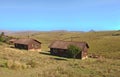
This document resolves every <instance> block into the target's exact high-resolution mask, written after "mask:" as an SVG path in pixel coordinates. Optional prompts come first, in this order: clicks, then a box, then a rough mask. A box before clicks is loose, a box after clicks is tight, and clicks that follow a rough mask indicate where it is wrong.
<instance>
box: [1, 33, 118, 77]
mask: <svg viewBox="0 0 120 77" xmlns="http://www.w3.org/2000/svg"><path fill="white" fill-rule="evenodd" d="M115 33H116V31H111V32H89V33H79V32H63V33H62V32H40V33H35V34H34V35H33V34H32V35H31V36H30V37H31V38H35V39H38V40H39V41H41V42H42V50H43V51H42V52H40V53H38V52H33V51H26V50H19V49H14V48H10V47H9V45H6V44H2V45H0V77H21V76H22V77H119V76H120V74H119V72H120V61H119V60H120V56H119V55H120V42H119V41H120V36H112V34H115ZM118 33H119V32H117V34H118ZM71 36H77V37H80V38H74V39H73V41H81V40H83V41H87V42H88V44H89V45H90V49H89V54H91V53H94V54H96V55H102V57H101V58H98V59H92V58H88V59H85V60H79V59H75V60H74V59H69V58H63V57H57V56H52V55H50V53H49V52H47V51H49V48H48V45H49V44H50V43H51V42H52V41H53V40H58V39H59V40H62V39H65V38H69V37H71ZM16 37H19V36H16ZM22 37H27V35H24V36H22ZM66 40H67V41H70V40H71V39H66Z"/></svg>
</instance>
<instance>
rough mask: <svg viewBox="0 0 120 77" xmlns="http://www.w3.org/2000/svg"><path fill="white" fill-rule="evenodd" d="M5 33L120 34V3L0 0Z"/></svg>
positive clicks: (107, 0)
mask: <svg viewBox="0 0 120 77" xmlns="http://www.w3.org/2000/svg"><path fill="white" fill-rule="evenodd" d="M0 29H1V30H15V31H16V30H40V31H51V30H69V31H89V30H91V29H94V30H119V29H120V0H0Z"/></svg>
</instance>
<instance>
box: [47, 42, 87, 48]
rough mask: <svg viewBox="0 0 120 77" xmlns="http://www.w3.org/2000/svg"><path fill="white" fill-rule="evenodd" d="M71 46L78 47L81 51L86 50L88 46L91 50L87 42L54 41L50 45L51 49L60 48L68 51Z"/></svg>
mask: <svg viewBox="0 0 120 77" xmlns="http://www.w3.org/2000/svg"><path fill="white" fill-rule="evenodd" d="M69 45H75V46H77V47H80V48H81V49H84V47H85V46H86V47H87V48H89V45H88V44H87V43H86V42H73V41H61V40H59V41H53V42H52V43H51V44H50V45H49V48H58V49H68V46H69Z"/></svg>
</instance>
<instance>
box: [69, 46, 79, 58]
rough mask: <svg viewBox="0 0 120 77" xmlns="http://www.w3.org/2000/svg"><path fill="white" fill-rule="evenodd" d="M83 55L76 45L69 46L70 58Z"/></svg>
mask: <svg viewBox="0 0 120 77" xmlns="http://www.w3.org/2000/svg"><path fill="white" fill-rule="evenodd" d="M78 53H81V49H80V48H79V47H77V46H75V45H69V46H68V54H69V57H72V58H76V56H77V54H78Z"/></svg>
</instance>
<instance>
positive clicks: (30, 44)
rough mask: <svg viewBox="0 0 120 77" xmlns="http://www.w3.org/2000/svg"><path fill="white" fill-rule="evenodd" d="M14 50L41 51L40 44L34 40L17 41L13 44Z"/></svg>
mask: <svg viewBox="0 0 120 77" xmlns="http://www.w3.org/2000/svg"><path fill="white" fill-rule="evenodd" d="M14 45H15V48H18V49H25V50H39V51H40V50H41V42H39V41H37V40H35V39H18V40H16V41H15V42H14Z"/></svg>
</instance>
